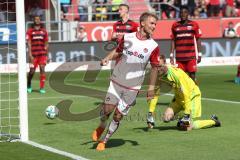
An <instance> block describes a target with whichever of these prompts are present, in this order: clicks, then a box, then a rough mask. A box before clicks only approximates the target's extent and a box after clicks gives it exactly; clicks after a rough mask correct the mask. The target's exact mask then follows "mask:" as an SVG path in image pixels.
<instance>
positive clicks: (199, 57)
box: [197, 52, 202, 63]
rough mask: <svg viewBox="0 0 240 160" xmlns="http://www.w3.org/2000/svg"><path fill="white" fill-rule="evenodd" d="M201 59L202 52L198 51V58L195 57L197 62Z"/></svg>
mask: <svg viewBox="0 0 240 160" xmlns="http://www.w3.org/2000/svg"><path fill="white" fill-rule="evenodd" d="M201 60H202V53H201V52H199V53H198V58H197V63H200V62H201Z"/></svg>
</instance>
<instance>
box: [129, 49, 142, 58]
mask: <svg viewBox="0 0 240 160" xmlns="http://www.w3.org/2000/svg"><path fill="white" fill-rule="evenodd" d="M126 53H127V54H128V55H130V56H135V57H138V58H140V59H144V55H142V54H139V53H138V52H137V51H135V52H132V51H128V50H127V51H126Z"/></svg>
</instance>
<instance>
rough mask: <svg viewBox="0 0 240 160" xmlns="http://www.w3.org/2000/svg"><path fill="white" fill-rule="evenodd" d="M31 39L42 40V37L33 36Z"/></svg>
mask: <svg viewBox="0 0 240 160" xmlns="http://www.w3.org/2000/svg"><path fill="white" fill-rule="evenodd" d="M32 39H44V38H43V36H33V38H32Z"/></svg>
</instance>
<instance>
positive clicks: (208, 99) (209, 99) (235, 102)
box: [202, 98, 240, 104]
mask: <svg viewBox="0 0 240 160" xmlns="http://www.w3.org/2000/svg"><path fill="white" fill-rule="evenodd" d="M202 100H206V101H214V102H223V103H233V104H240V102H238V101H229V100H223V99H213V98H202Z"/></svg>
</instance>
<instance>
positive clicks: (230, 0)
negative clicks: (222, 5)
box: [225, 0, 236, 17]
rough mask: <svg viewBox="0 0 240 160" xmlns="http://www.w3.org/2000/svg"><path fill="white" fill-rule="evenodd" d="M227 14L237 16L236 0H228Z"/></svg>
mask: <svg viewBox="0 0 240 160" xmlns="http://www.w3.org/2000/svg"><path fill="white" fill-rule="evenodd" d="M225 16H226V17H235V16H236V8H235V2H234V0H226V9H225Z"/></svg>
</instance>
